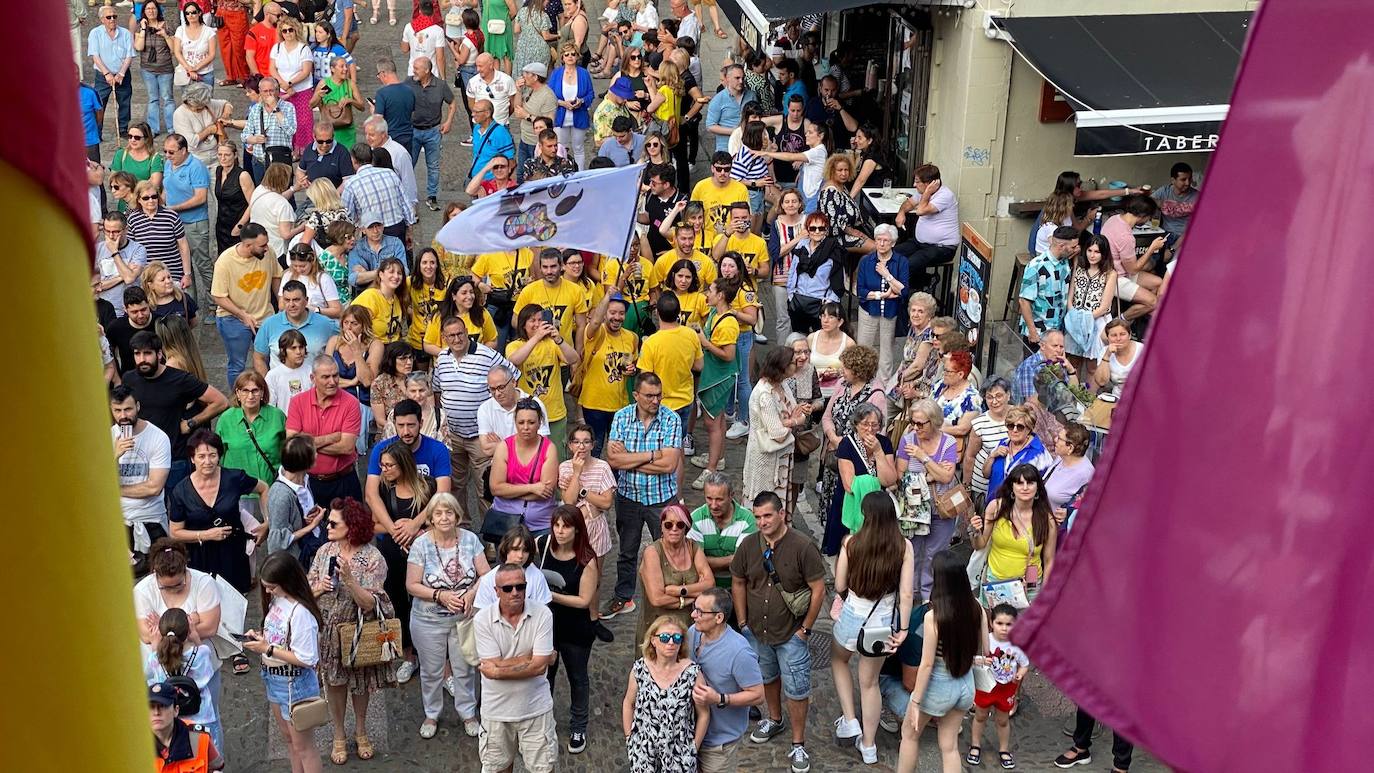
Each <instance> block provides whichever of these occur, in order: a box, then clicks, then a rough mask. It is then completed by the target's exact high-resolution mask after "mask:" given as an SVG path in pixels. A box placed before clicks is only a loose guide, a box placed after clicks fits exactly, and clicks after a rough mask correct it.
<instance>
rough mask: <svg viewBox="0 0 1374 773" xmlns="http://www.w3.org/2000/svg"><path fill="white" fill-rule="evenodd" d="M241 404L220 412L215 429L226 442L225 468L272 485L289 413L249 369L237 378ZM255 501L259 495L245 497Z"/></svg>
mask: <svg viewBox="0 0 1374 773" xmlns="http://www.w3.org/2000/svg"><path fill="white" fill-rule="evenodd" d="M234 398H235V399H236V400H237V401H238V405H237V406H235V407H233V408H230V409H229V410H227V411H225V412H224V413H222V414H220V416H219V422H218V423H217V424H216V425H215V432H216V434H218V435H219V437H220V440H223V441H224V460H223V462H222V465H223V467H224V468H225V469H232V470H243V471H244V472H245V473H247V474H248V475H251V476H252V477H254V478H256V479H258V480H260V481H262V482H263V483H265V484H269V485H270V484H271V483H272V481H273V480H275V479H276V477H277V468H278V467H279V466H281V448H282V443H284V442H285V441H286V414H284V413H282V412H281V410H280V409H278V408H276V407H274V406H272V405H269V404H268V395H267V381H266V380H264V379H263V377H262V376H260V375H258V372H257V371H255V370H253V369H251V368H249V369H248V370H245V371H244V372H242V373H240V374H239V377H238V378H237V379H235V380H234ZM244 499H245V500H255V499H257V495H250V496H246V497H244Z"/></svg>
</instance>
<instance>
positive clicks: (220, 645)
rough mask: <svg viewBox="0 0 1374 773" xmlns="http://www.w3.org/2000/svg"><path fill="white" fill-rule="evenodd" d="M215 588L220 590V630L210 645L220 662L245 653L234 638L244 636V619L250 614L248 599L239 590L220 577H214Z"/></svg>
mask: <svg viewBox="0 0 1374 773" xmlns="http://www.w3.org/2000/svg"><path fill="white" fill-rule="evenodd" d="M212 577H214V580H215V587H216V588H218V589H219V628H218V629H217V630H216V631H215V635H214V636H212V637H211V638H210V641H209V644H210V646H211V647H212V648H213V649H214V650H215V656H216V657H218V658H219V659H220V660H224V659H226V658H231V657H233V656H235V655H238V654H239V653H241V652H243V645H242V644H240V643H239V642H238V640H237V639H235V638H234V636H235V635H236V634H237V635H239V636H242V635H243V628H244V617H246V616H247V614H248V599H247V598H245V597H244V595H243V594H242V593H239V591H238V588H235V587H234V586H233V585H232V584H230V582H229V581H228V580H226V579H224V578H223V577H220V576H219V575H217V574H216V575H212Z"/></svg>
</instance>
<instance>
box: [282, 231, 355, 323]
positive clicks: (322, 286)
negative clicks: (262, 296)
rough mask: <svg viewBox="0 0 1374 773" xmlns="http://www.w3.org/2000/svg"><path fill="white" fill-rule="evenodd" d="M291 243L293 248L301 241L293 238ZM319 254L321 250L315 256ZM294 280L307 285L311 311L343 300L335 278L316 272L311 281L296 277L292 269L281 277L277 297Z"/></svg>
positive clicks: (306, 289)
mask: <svg viewBox="0 0 1374 773" xmlns="http://www.w3.org/2000/svg"><path fill="white" fill-rule="evenodd" d="M291 242H292V246H295V245H296V244H298V243H300V239H299V238H297V237H293V238H292V239H291ZM312 246H313V245H312ZM319 253H320V250H319V249H316V250H315V254H316V255H319ZM293 279H294V280H296V281H297V282H300V283H301V284H303V285H305V304H306V305H307V306H309V307H310V308H311V309H316V310H320V309H323V308H324V307H325V306H328V305H329V302H330V301H337V300H341V299H340V298H339V286H338V285H337V284H335V282H334V277H332V276H330V275H328V274H326V273H325V272H323V271H319V272H316V274H315V278H314V279H310V278H309V277H303V276H296V275H295V274H293V273H291V269H287V270H286V273H285V274H282V276H281V283H280V284H278V285H277V295H281V288H283V287H285V286H286V283H287V282H290V281H291V280H293Z"/></svg>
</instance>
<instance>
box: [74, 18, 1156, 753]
mask: <svg viewBox="0 0 1374 773" xmlns="http://www.w3.org/2000/svg"><path fill="white" fill-rule="evenodd" d="M399 5H401V6H405V5H407V4H406V3H405V2H404V0H402V2H400V3H399ZM589 6H591V7H589V9H588V10H589V15H590V16H592V17H593V19H594V18H595V16H596V14H597V13H599V11H600V9H601V8H602V7H603V4H602V3H601V2H599V1H598V0H593V2H591V3H589ZM124 12H125V11H121V13H124ZM91 16H92V18H91V19H88V28H89V25H90V24H92V23H93V17H94V13H92V15H91ZM399 38H400V32H399V28H392V27H389V26H387V25H386V24H385V22H383V23H382V24H381V25H378V26H370V25H369V26H365V27H364V29H363V39H362V42H361V43H360V44H359V46H358V48H357V50H356V51H355V55H357V56H358V58H359V60H360V62H361V63H363V65H364V66H363V68H362V72H363V73H364V75H363V77H362V79H361V84H360V85H362V87H363V91H364V92H365V93H372V92H374V91H375V89H376V88H377V84H376V82H375V80H373V78H372V77H371V75H370V73H371V72H372V69H371V67H370V66H368V65H370V63H371V62H373V61H375V60H376V58H378V57H380V56H391V57H393V58H394V59H396V60H397V61H398V62H404V57H403V56H402V55H401V54H400V51H399V49H398V46H397V42H398V41H399ZM726 45H727V44H726V42H724V41H720V40H718V39H716V38H715V37H713V36H711V35H707V36H706V40H705V41H704V51H703V55H702V60H703V61H702V70H703V72H704V73H705V74H706V77H707V81H708V83H707V84H705V86H704V90H707V91H708V93H709V91H710V90H712V89H713V88H714V83H713V82H712V79H713V73H716V72H718V71H719V66H720V64H721V62H722V61H723V58H724V54H725V51H726ZM605 87H606V84H605V83H604V82H599V83H598V91H600V90H604V89H605ZM134 89H135V99H134V101H135V107H134V118H135V120H141V119H142V118H143V116H144V113H145V103H144V102H143V99H144V91H143V83H142V80H141V79H139V78H135V79H134ZM216 92H217V93H216V96H217V97H227V98H230V99H232V100H233V101H234V103H235V105H236V107H237V108H238V111H239V112H238V114H239V115H241V114H242V111H243V110H244V109H245V108H244V105H245V100H244V99H243V97H242V94H241V92H238V91H235V90H231V89H217V90H216ZM114 112H115V111H114V110H113V108H112V109H111V110H110V111H109V114H108V115H107V120H106V123H107V129H106V135H107V137H108V140H107V142H106V143H105V146H104V157H105V158H106V159H109V158H110V157H111V154H112V153H113V152H114V148H115V145H114V138H113V136H112V135H113V133H114V128H113V127H114V115H113V114H114ZM460 112H461V108H460ZM460 123H461V121H460ZM460 131H461V130H455V132H454V134H452V135H450V136H449V137H448V138H446V147H445V149H444V163H443V172H442V175H441V187H440V195H439V199H440V201H441V202H443V201H448V200H451V199H455V198H465V197H464V196H463V194H462V193H461V188H462V185H463V180H462V175H463V174H464V173H465V172H466V170H467V169H468V166H469V164H470V160H471V156H470V151H469V150H468V149H467V148H463V147H460V146H459V145H458V140H459V139H460V138H461V136H462V135H461V134H460V133H459V132H460ZM699 161H702V162H703V165H704V163H705V161H706V154H705V153H703V154H702V157H701V158H700V159H699ZM698 169H699V170H701V168H700V167H698ZM703 173H704V171H703ZM417 177H418V178H419V182H420V185H421V186H423V185H424V170H423V168H421V169H420V170H419V171H418V173H417ZM438 221H439V214H438V213H434V212H430V211H429V210H428V209H425V208H424V207H423V206H422V207H421V208H420V223H419V226H418V230H419V237H420V238H417V239H416V243H418V244H427V243H428V242H429V241H430V239H431V238H432V235H433V233H434V232H435V231H436V230H437V228H438V226H439V222H438ZM198 333H199V338H200V342H201V347H202V352H203V353H204V355H205V364H206V366H207V368H208V369H209V370H210V373H211V380H212V381H214V382H216V383H220V382H222V381H223V378H224V355H223V348H222V346H221V344H220V342H219V340H218V337H217V336H216V335H215V333H214V329H213V327H212V326H208V325H202V326H200V328H199V331H198ZM705 440H706V438H705V431H704V428H703V429H702V430H700V431H699V432H698V434H697V444H698V447H699V448H704V447H705V445H706V443H705ZM743 455H744V445H743V443H742V442H738V443H731V444H730V445H729V447H728V451H727V454H726V462H727V464H726V469H727V470H738V469H740V468H741V466H742V462H743ZM689 470H691V471H692V473H693V474H694V473H695V468H689ZM691 477H692V475H689V478H688V480H691ZM737 480H738V479H737ZM687 495H688V502H689V504H690V505H691V506H692V507H695V506H697V505H699V504H701V496H700V494H698V493H697V492H695V491H692V490H691V489H688V491H687ZM810 496H811V499H812V502H813V503H814V501H815V497H816V495H815V493H814V491H813V492H811V495H810ZM797 526H798V528H800V529H802V530H803V531H807V532H809V533H813V534H818V533H819V530H820V524H819V521H818V520H817V519H816V518H809V519H807V518H800V519H798V521H797ZM613 584H614V579H613V577H608V578H606V580H605V581H604V582H603V591H604V593H605V594H607V595H608V594H609V592H610V588H611V586H612V585H613ZM257 615H258V611H257V604H256V603H253V605H252V609H251V610H250V619H256V617H257ZM635 623H636V621H635V619H634V618H633V616H626V617H622V618H618V619H615V620H612V621H610V622H609V623H608V625H609V626H610V628H611V629H612V630H613V631H615V633H616V635H617V638H616V641H615V643H614V644H610V645H598V649H597V652H596V656H595V657H594V658H593V659H592V663H591V671H592V673H591V679H592V685H593V688H592V706H591V715H592V719H591V728H590V734H589V743H588V748H587V751H586V752H585V753H583V754H581V755H576V756H574V755H569V754H567V752H566V750H560V759H559V770H563V771H598V773H609V771H621V770H625V769H626V767H627V765H626V762H625V755H624V748H623V742H622V733H621V731H620V729H619V728H620V719H619V715H620V700H621V697H622V695H623V690H624V682H625V673H626V671H627V669H628V668H629V665H630V663H631V662H632V661H633V659H634V657H635V655H634V654H632V652H631V650H632V646H631V642H630V637H631V636H632V635H633V629H634V627H635ZM829 630H830V621H829V620H825V619H823V620H822V621H820V623H819V624H818V626H817V634H816V635H815V636H814V637H813V646H812V651H813V653H814V654H815V660H814V666H813V678H814V693H813V704H812V711H811V717H810V720H809V722H808V733H809V743H808V749H809V751H810V752H811V754H812V769H813V770H815V771H820V772H823V773H829V772H830V771H841V770H848V769H851V768H853V767H854V766H856V765H859V764H860V762H859V757H858V753H857V752H856V751H855V750H854V749H853V748H840V747H838V746H837V745H836V744H835V743H834V742H833V741H832V740H831V735H830V729H831V728H830V723H831V721H832V720H833V719H834V718H835V717H837V716H839V704H838V701H837V699H836V698H835V695H834V691H833V687H832V678H831V673H830V668H829V642H830V638H829ZM1024 695H1025V696H1026V698H1027V700H1026V701H1025V702H1024V708H1023V710H1022V712H1021V713H1020V714H1019V715H1018V716H1017V717H1016V719H1015V721H1014V724H1015V731H1014V732H1015V736H1016V738H1015V741H1014V749H1015V751H1016V753H1017V755H1018V758H1019V762H1020V769H1022V770H1051V769H1054V768H1053V765H1052V764H1051V760H1052V759H1053V758H1054V756H1055V755H1056V754H1058V753H1059V752H1061V751H1062V750H1063V748H1064V747H1065V744H1066V742H1067V739H1066V738H1064V737H1063V735H1062V734H1061V732H1060V730H1061V728H1062V727H1064V726H1065V725H1066V723H1067V722H1069V721H1071V718H1072V715H1073V707H1072V705H1071V704H1070V703H1069V702H1068V701H1067V700H1066V699H1064V697H1063V696H1062V695H1060V693H1059V692H1058V691H1057V690H1056V689H1055V688H1054V687H1053V686H1052V685H1050V684H1049V683H1048V682H1047V681H1045V680H1044V679H1043V678H1042V677H1040V676H1039V674H1038V673H1034V672H1033V673H1032V675H1031V677H1030V678H1029V679H1028V680H1027V683H1026V687H1025V689H1024ZM373 701H374V702H373V706H374V708H373V710H372V711H370V712H369V713H370V717H369V721H368V723H367V724H368V726H369V728H368V732H369V735H370V737H371V738H372V740H373V742H374V744H375V745H376V747H377V752H378V753H377V757H376V758H375V759H374V760H372V761H370V762H366V763H364V762H361V761H359V760H357V759H356V758H352V759H350V761H349V763H348V764H349V766H350V767H351V768H354V769H362V770H413V771H434V772H436V773H437V772H438V771H453V770H474V769H476V768H477V767H478V763H477V754H476V743H475V741H474V740H473V739H469V738H467V737H466V736H464V735H463V733H462V731H461V728H460V727H459V726H458V723H457V718H456V716H455V715H454V714H453V712H452V711H451V709H449V710H446V713H445V714H444V717H443V719H442V720H441V722H442V723H441V725H440V729H439V734H438V735H437V736H436V737H435V738H434V739H432V740H429V741H424V740H421V739H420V738H419V737H418V735H417V732H416V731H417V729H418V727H419V724H420V722H421V720H422V719H423V713H422V710H421V705H420V696H419V680H418V678H416V679H414V680H412V681H411V682H410V683H409V684H407V685H404V686H402V687H401V688H399V689H397V690H391V691H385V692H383V693H381V694H380V695H377V696H374V699H373ZM223 703H224V705H223V706H222V707H221V713H222V715H223V717H224V724H225V735H226V737H227V738H228V744H227V745H228V748H227V753H228V758H229V760H230V769H231V770H234V771H245V772H246V773H258V772H259V771H285V770H288V769H289V766H288V765H287V763H286V762H285V760H284V751H285V750H284V747H283V745H282V742H281V740H280V738H279V736H278V734H277V732H276V730H275V728H273V727H271V725H270V717H269V716H268V714H267V710H266V709H267V704H266V701H265V698H264V695H263V688H262V683H261V681H260V679H259V678H258V677H257V676H256V675H248V676H241V677H235V676H232V675H226V677H225V689H224V701H223ZM555 704H556V706H557V709H556V711H557V715H558V717H559V722H560V726H561V727H562V730H561V733H562V734H563V736H564V740H565V741H566V718H567V706H568V692H567V683H566V681H565V680H560V681H559V683H558V686H557V688H556V690H555ZM352 721H353V720H352V719H350V720H349V723H350V727H351V726H352ZM989 732H991V731H989ZM328 738H329V730H328V729H322V730H321V733H320V736H319V740H320V746H321V748H322V749H327V748H328ZM922 740H923V742H924V743H923V746H922V754H921V769H923V770H935V769H937V768H938V765H939V759H938V755H937V753H936V749H935V737H934V732H933V731H927V733H926V734H925V736H924V738H923V739H922ZM995 743H996V742H995V740H994V739H993V738H992V737H991V736H990V737H989V744H990V746H991V748H994V749H995ZM962 744H963V746H962V747H961V748H965V749H966V748H967V731H966V732H965V734H964V738H963V739H962ZM897 745H898V741H897V738H896V736H894V735H890V734H887V733H883V732H880V733H879V739H878V748H879V764H878V765H877V766H875V767H874V768H873V769H874V770H878V771H888V770H892V769H893V768H894V767H895V765H896V757H897ZM1098 745H1099V747H1101V749H1100V753H1099V757H1098V762H1097V763H1096V764H1094V765H1093V766H1090V767H1089V768H1085V769H1090V770H1108V769H1110V764H1109V759H1110V758H1109V757H1107V756H1106V755H1107V754H1108V750H1109V748H1110V737H1103V738H1101V740H1099V742H1098ZM787 751H788V744H787V743H786V741H785V739H782V738H778V739H775V740H774V742H772V743H769V744H764V745H755V744H745V748H744V750H743V753H742V755H741V768H742V769H743V770H746V771H777V770H786V769H787V767H788V765H787V759H786V756H785V755H786V752H787ZM1142 756H1143V755H1142ZM995 764H996V763H995V755H990V758H989V759H988V760H987V761H986V762H985V765H987V766H988V767H992V766H994V765H995ZM326 766H327V767H328V763H327V762H326ZM1135 769H1136V770H1147V771H1148V770H1160V769H1162V768H1161V766H1159V765H1157V764H1156V763H1154V762H1153V761H1152V760H1146V759H1141V760H1139V761H1138V763H1137V765H1136V766H1135Z"/></svg>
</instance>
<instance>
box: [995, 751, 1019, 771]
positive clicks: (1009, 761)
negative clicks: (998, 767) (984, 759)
mask: <svg viewBox="0 0 1374 773" xmlns="http://www.w3.org/2000/svg"><path fill="white" fill-rule="evenodd" d="M997 758H998V759H999V760H1001V762H1002V770H1016V758H1015V757H1013V756H1012V754H1011V752H997Z"/></svg>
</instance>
